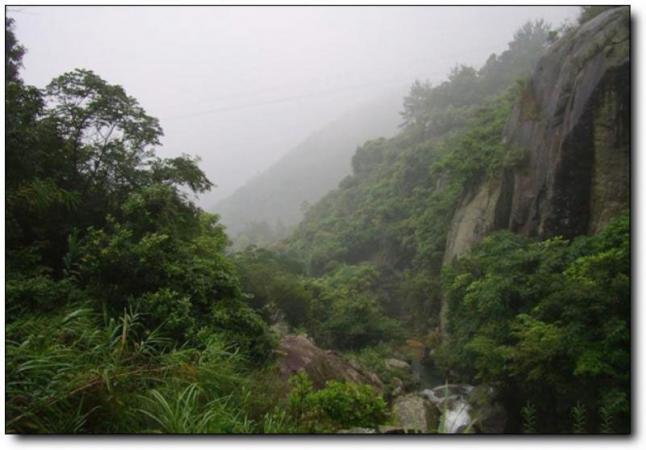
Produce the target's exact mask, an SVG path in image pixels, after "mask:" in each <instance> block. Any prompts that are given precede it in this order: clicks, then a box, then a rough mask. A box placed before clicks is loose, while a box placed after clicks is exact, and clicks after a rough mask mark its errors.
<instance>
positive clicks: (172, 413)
mask: <svg viewBox="0 0 646 450" xmlns="http://www.w3.org/2000/svg"><path fill="white" fill-rule="evenodd" d="M141 319H142V318H141V316H140V315H139V314H137V313H136V312H133V311H124V312H123V314H122V315H121V317H119V318H116V319H114V318H112V319H110V318H106V317H105V316H103V315H101V314H98V313H96V312H95V311H93V310H92V309H91V308H89V307H85V306H79V307H76V308H68V309H67V311H66V312H65V313H59V314H52V315H49V316H48V317H37V316H34V315H29V316H25V317H21V318H18V319H16V320H15V321H13V322H12V323H9V324H7V331H6V338H7V341H6V342H7V343H6V353H7V356H6V361H7V364H6V380H7V381H6V402H5V407H6V422H5V429H6V431H7V432H8V433H81V432H91V433H109V432H141V431H150V432H177V433H182V432H196V433H197V432H244V431H249V430H251V427H252V424H251V422H250V421H249V420H248V419H247V418H246V416H245V414H244V413H243V412H242V411H241V410H240V408H239V406H238V405H240V404H242V398H241V396H242V395H243V394H242V390H241V386H242V385H243V384H244V383H242V381H243V380H244V377H243V375H242V374H241V373H240V371H241V370H242V369H241V367H243V363H244V361H243V360H242V358H241V357H240V356H239V355H237V354H236V353H235V352H229V351H227V349H226V345H225V344H224V343H223V341H222V339H219V338H218V336H212V337H211V339H210V340H209V341H208V342H207V343H206V345H205V346H204V348H201V349H196V348H189V349H186V348H177V347H176V344H174V343H173V341H171V340H169V339H167V338H165V337H163V335H162V334H161V332H160V330H147V329H146V328H145V327H144V326H143V322H142V320H141Z"/></svg>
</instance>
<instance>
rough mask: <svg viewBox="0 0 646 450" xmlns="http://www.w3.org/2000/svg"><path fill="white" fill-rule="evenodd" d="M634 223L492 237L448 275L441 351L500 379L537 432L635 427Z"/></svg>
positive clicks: (470, 369)
mask: <svg viewBox="0 0 646 450" xmlns="http://www.w3.org/2000/svg"><path fill="white" fill-rule="evenodd" d="M629 236H630V225H629V221H628V216H627V215H626V216H622V217H619V218H617V219H616V220H615V221H614V222H613V223H612V224H610V225H609V226H608V227H607V229H606V230H605V231H603V232H602V233H600V234H599V235H597V236H591V237H589V236H581V237H579V238H577V239H575V240H574V241H573V242H568V241H565V240H563V239H561V238H554V239H549V240H546V241H542V242H541V241H533V240H529V239H527V238H523V237H521V236H519V235H514V234H512V233H509V232H501V233H498V234H494V235H492V236H490V237H488V238H487V239H485V240H484V241H483V242H482V243H481V245H479V246H478V247H477V248H476V249H474V250H473V251H472V252H471V254H470V255H468V256H467V257H464V258H462V259H460V260H459V261H458V262H457V263H456V264H454V265H453V266H450V267H447V268H446V270H445V273H444V280H443V281H444V292H446V295H447V299H448V320H447V324H448V325H447V326H448V330H447V336H449V337H448V338H447V339H446V340H445V341H444V342H443V343H442V347H441V349H440V352H439V354H438V358H439V359H440V360H441V361H442V364H443V365H445V366H447V367H449V368H450V370H452V371H453V372H454V373H455V374H460V375H459V377H461V378H464V379H467V380H477V381H479V382H485V383H489V384H492V385H495V386H498V387H499V389H501V391H502V395H503V396H506V401H507V402H509V406H510V408H511V409H512V410H514V409H515V410H519V409H521V408H522V407H523V406H524V405H523V402H526V403H528V404H531V405H533V408H534V409H535V411H536V414H537V416H536V417H537V418H536V427H537V431H543V432H564V431H565V432H567V431H571V429H570V428H569V427H570V421H569V420H567V417H568V414H570V413H571V412H572V409H573V408H574V407H576V408H577V409H578V410H579V411H580V413H581V414H582V415H583V422H582V423H581V424H580V426H581V427H582V428H583V429H582V431H588V432H598V431H601V432H608V431H614V432H626V431H628V426H629V393H630V239H629Z"/></svg>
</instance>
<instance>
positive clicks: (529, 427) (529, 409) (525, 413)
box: [520, 401, 537, 434]
mask: <svg viewBox="0 0 646 450" xmlns="http://www.w3.org/2000/svg"><path fill="white" fill-rule="evenodd" d="M520 415H521V417H522V418H523V433H526V434H534V433H536V430H537V428H536V407H535V406H534V404H533V403H532V402H530V401H527V403H525V406H523V407H522V408H521V410H520Z"/></svg>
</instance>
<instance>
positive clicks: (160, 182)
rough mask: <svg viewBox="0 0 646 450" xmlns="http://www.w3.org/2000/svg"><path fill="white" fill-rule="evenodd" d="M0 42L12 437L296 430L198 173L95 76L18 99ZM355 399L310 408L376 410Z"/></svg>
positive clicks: (14, 64)
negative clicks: (158, 150) (160, 150)
mask: <svg viewBox="0 0 646 450" xmlns="http://www.w3.org/2000/svg"><path fill="white" fill-rule="evenodd" d="M5 35H6V40H7V53H6V60H5V69H6V74H7V75H6V80H5V84H6V91H7V96H6V103H5V106H6V111H7V121H6V141H7V146H6V161H7V167H8V171H7V179H6V230H7V234H6V254H7V266H6V311H7V328H6V344H7V345H6V349H7V366H6V379H7V384H6V391H7V397H6V410H7V418H6V427H7V431H9V432H22V433H24V432H132V431H139V432H143V431H148V432H173V433H190V432H210V433H230V432H262V431H269V432H277V431H300V430H301V429H300V428H298V424H297V422H295V421H292V422H293V423H295V425H293V426H292V425H288V422H289V420H291V416H290V410H289V409H288V408H287V405H288V401H287V399H283V400H282V402H283V404H284V411H282V412H277V413H275V414H276V416H277V417H278V416H279V417H280V418H281V420H282V422H277V419H276V418H275V417H274V415H272V414H274V413H272V411H273V408H274V407H275V406H276V404H277V402H276V401H275V400H276V399H273V398H269V397H267V395H266V392H265V391H266V390H267V386H268V384H272V383H273V384H276V383H278V384H280V383H279V382H278V381H276V380H273V378H276V375H275V373H274V372H273V369H272V346H273V338H272V335H271V334H270V332H269V329H268V326H267V323H266V322H265V321H263V319H262V317H261V316H260V315H259V314H258V313H257V312H255V311H254V309H253V308H251V307H250V306H249V304H248V302H247V296H246V295H245V294H244V293H243V291H242V289H241V284H240V281H239V277H238V273H237V271H236V266H235V264H234V261H233V260H231V259H230V258H229V257H227V256H226V255H225V248H226V246H227V244H228V239H227V237H226V235H225V234H224V231H223V227H222V226H221V225H219V223H218V218H217V216H214V215H211V214H207V213H205V212H204V211H202V210H200V209H199V208H197V207H196V206H195V205H194V204H193V203H192V202H191V200H190V194H191V193H199V192H202V191H204V190H206V189H209V188H210V187H211V182H210V181H209V180H208V179H207V178H206V177H205V175H204V173H203V172H202V171H201V170H200V169H199V168H198V166H197V161H196V160H195V159H192V158H190V157H188V156H182V157H178V158H172V159H160V158H158V157H156V156H155V154H154V148H155V146H156V145H158V143H159V137H160V136H161V134H162V130H161V128H160V127H159V124H158V122H157V120H156V119H154V118H152V117H150V116H148V115H147V114H146V113H145V111H144V110H143V109H142V108H141V106H140V105H139V104H138V103H137V101H136V100H135V99H133V98H132V97H129V96H128V95H127V94H126V93H125V91H124V90H123V89H122V88H121V87H120V86H116V85H111V84H109V83H107V82H106V81H104V80H103V79H101V78H100V77H99V76H98V75H96V74H94V73H93V72H91V71H87V70H76V71H73V72H70V73H66V74H64V75H62V76H60V77H58V78H56V79H54V80H53V81H52V82H51V83H50V84H49V86H48V87H47V88H46V89H45V90H42V91H41V90H39V89H36V88H34V87H31V86H27V85H25V84H24V83H23V82H22V80H21V79H20V77H19V70H20V65H21V58H22V55H23V54H24V49H23V48H22V47H21V46H20V45H19V44H18V43H17V42H16V40H15V37H14V34H13V31H12V23H11V20H8V21H7V23H6V31H5ZM354 389H355V388H353V387H350V386H345V385H344V384H341V385H332V386H331V387H330V391H329V392H330V394H329V395H328V396H326V395H324V394H320V395H319V397H317V398H318V400H317V401H316V402H314V403H313V406H312V408H314V407H316V408H318V407H319V406H317V405H319V404H322V405H327V404H328V403H329V401H332V400H327V399H335V398H336V399H341V401H343V400H344V399H347V400H348V401H350V400H351V399H352V398H355V396H356V395H359V396H360V397H359V399H360V401H363V402H364V403H365V402H368V403H369V404H371V403H374V402H377V403H375V404H376V405H379V403H378V398H377V397H374V398H373V397H371V396H370V395H368V393H366V392H365V390H364V388H359V391H355V390H354ZM272 390H273V391H275V392H276V393H280V392H281V390H280V389H272ZM357 392H358V394H357ZM374 395H376V394H374ZM259 399H260V400H259ZM366 399H367V400H366ZM326 402H328V403H326ZM308 404H309V403H308ZM325 408H327V410H328V411H329V408H331V407H330V406H325ZM301 413H302V411H300V412H299V414H301ZM294 414H295V413H294ZM283 422H284V426H283V425H280V424H282V423H283ZM292 422H289V423H292ZM281 426H283V428H281Z"/></svg>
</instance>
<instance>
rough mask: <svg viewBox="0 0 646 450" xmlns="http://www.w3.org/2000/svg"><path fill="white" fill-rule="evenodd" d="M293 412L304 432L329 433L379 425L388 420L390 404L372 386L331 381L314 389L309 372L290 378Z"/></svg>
mask: <svg viewBox="0 0 646 450" xmlns="http://www.w3.org/2000/svg"><path fill="white" fill-rule="evenodd" d="M290 384H291V385H292V390H291V392H290V394H289V405H290V412H291V414H292V415H293V416H294V417H295V418H296V423H298V424H299V428H300V431H301V432H306V433H313V432H314V433H326V432H327V433H329V432H334V431H337V430H339V429H342V428H350V427H368V428H376V427H377V426H378V425H380V424H382V423H384V422H385V421H386V419H387V412H386V411H387V410H386V403H385V402H384V400H383V398H381V396H380V395H379V394H377V393H376V392H375V391H374V388H372V387H371V386H369V385H362V384H355V383H348V382H339V381H329V382H328V383H327V384H326V386H325V387H324V388H323V389H321V390H318V391H314V390H313V387H312V382H311V381H310V380H309V378H308V377H307V375H306V374H304V373H303V372H299V373H298V374H296V375H294V376H293V377H292V378H291V379H290Z"/></svg>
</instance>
